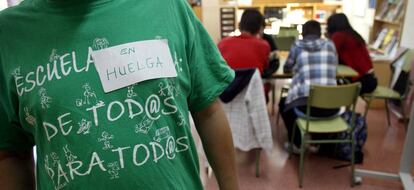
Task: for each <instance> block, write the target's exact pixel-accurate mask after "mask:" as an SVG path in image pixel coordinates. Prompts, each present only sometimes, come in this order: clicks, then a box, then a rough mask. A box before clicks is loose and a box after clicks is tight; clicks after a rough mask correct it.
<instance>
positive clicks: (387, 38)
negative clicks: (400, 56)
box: [371, 28, 398, 54]
mask: <svg viewBox="0 0 414 190" xmlns="http://www.w3.org/2000/svg"><path fill="white" fill-rule="evenodd" d="M397 47H398V33H397V32H396V31H395V30H394V29H390V28H382V29H381V31H380V32H379V33H378V35H377V38H376V39H375V41H374V43H373V44H372V45H371V48H372V49H375V50H376V51H378V52H379V53H381V54H391V53H392V52H393V51H394V50H395V48H397Z"/></svg>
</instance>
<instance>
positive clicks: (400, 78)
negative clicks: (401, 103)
mask: <svg viewBox="0 0 414 190" xmlns="http://www.w3.org/2000/svg"><path fill="white" fill-rule="evenodd" d="M413 58H414V50H412V49H408V50H406V51H404V53H403V54H402V55H401V56H399V57H398V58H397V59H396V60H394V61H393V63H392V71H393V73H392V76H391V81H390V88H392V89H393V90H395V91H397V92H398V93H400V95H401V96H403V97H405V96H406V93H408V92H409V91H410V85H411V81H410V80H411V79H410V77H409V76H410V72H411V67H412V64H411V63H412V61H413Z"/></svg>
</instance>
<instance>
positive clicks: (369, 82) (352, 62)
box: [327, 13, 377, 94]
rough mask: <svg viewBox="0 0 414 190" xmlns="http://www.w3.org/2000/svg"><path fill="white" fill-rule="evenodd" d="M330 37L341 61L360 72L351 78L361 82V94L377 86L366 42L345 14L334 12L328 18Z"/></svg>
mask: <svg viewBox="0 0 414 190" xmlns="http://www.w3.org/2000/svg"><path fill="white" fill-rule="evenodd" d="M327 30H328V37H329V38H330V39H331V40H332V41H333V42H334V44H335V46H336V50H337V51H338V58H339V63H340V64H344V65H348V66H349V67H351V68H353V69H354V70H356V71H357V72H358V75H359V76H358V77H356V78H353V79H351V80H352V81H353V82H355V81H359V82H361V91H360V94H364V93H370V92H372V91H374V90H375V88H377V78H376V77H375V74H374V69H373V65H372V61H371V58H370V56H369V53H368V49H367V47H366V43H365V41H364V39H363V38H362V37H361V35H359V34H358V32H356V31H355V30H354V29H353V28H352V26H351V24H350V23H349V21H348V18H347V17H346V16H345V14H342V13H340V14H334V15H332V16H330V17H329V18H328V28H327Z"/></svg>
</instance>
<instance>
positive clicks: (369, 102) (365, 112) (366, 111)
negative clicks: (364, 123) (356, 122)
mask: <svg viewBox="0 0 414 190" xmlns="http://www.w3.org/2000/svg"><path fill="white" fill-rule="evenodd" d="M364 100H365V99H364ZM371 101H372V99H371V98H368V99H366V100H365V102H366V105H365V111H364V117H365V118H367V114H368V109H369V106H370V105H371Z"/></svg>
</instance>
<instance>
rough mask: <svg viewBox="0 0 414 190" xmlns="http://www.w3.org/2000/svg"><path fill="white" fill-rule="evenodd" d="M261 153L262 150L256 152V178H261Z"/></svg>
mask: <svg viewBox="0 0 414 190" xmlns="http://www.w3.org/2000/svg"><path fill="white" fill-rule="evenodd" d="M260 153H261V149H257V150H256V177H260Z"/></svg>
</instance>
